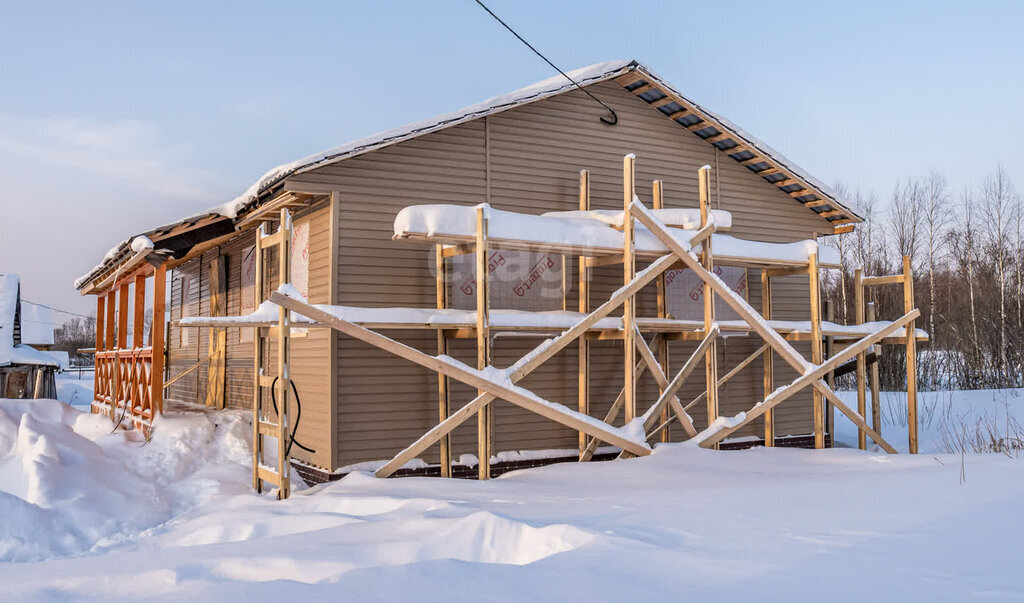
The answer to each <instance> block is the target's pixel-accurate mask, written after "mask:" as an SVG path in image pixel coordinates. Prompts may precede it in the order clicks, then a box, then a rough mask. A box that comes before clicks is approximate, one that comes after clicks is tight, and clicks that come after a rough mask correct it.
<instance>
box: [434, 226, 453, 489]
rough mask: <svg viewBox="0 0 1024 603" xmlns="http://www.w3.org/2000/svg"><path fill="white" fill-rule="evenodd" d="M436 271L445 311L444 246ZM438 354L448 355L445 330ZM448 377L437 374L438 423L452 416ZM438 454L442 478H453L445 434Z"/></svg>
mask: <svg viewBox="0 0 1024 603" xmlns="http://www.w3.org/2000/svg"><path fill="white" fill-rule="evenodd" d="M434 270H435V272H436V274H435V281H436V287H437V294H436V297H437V309H438V310H443V309H445V308H447V307H448V279H447V276H448V271H447V263H446V262H445V259H444V245H435V246H434ZM437 353H438V355H447V354H448V336H447V334H446V333H445V330H444V329H438V330H437ZM448 392H449V387H448V377H447V376H446V375H443V374H441V373H438V374H437V422H438V423H443V422H444V421H445V419H447V418H448V415H449V414H451V400H450V396H449V393H448ZM439 445H440V451H439V453H438V455H439V460H440V464H441V477H451V476H452V438H451V435H450V434H445V435H444V437H442V438H441V441H440V442H439Z"/></svg>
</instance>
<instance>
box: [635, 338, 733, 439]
mask: <svg viewBox="0 0 1024 603" xmlns="http://www.w3.org/2000/svg"><path fill="white" fill-rule="evenodd" d="M633 328H634V329H635V330H636V337H635V338H634V341H636V346H637V350H639V351H640V356H641V357H642V358H643V360H644V362H645V363H647V367H648V368H649V369H650V371H651V375H652V376H653V377H654V381H655V382H656V383H657V384H658V389H659V390H660V391H661V394H660V395H659V397H658V401H657V402H655V404H654V406H653V407H652V409H651V410H648V411H647V414H648V415H650V416H649V417H648V418H647V420H646V421H645V424H644V431H645V432H646V431H647V429H649V427H650V425H652V424H654V422H655V421H656V420H657V419H658V417H659V415H660V414H661V411H662V409H664V408H666V406H671V407H672V410H674V411H675V412H676V416H677V417H678V418H679V422H680V424H681V425H682V426H683V429H684V430H685V431H686V435H688V436H689V437H691V438H692V437H694V436H695V435H697V430H696V429H695V428H694V427H693V421H692V420H691V419H690V415H688V414H686V411H685V410H684V409H683V406H682V404H680V403H679V398H677V397H676V395H675V393H668V391H669V387H670V386H671V384H670V383H669V380H668V375H667V374H666V371H667V370H668V368H667V367H664V366H662V365H661V364H660V363H659V362H658V359H657V358H655V357H654V352H652V351H651V348H650V347H648V346H647V342H646V341H644V338H643V335H642V334H641V333H640V329H639V328H637V327H636V326H635V325H634V327H633ZM712 333H713V334H714V337H712V336H711V334H709V335H708V337H705V340H706V341H708V343H710V342H711V341H712V340H714V338H715V337H718V330H717V329H716V330H714V331H713V332H712ZM704 345H706V344H704V343H702V344H701V346H699V347H698V349H700V348H702V347H703V346H704ZM701 351H703V350H701ZM693 365H694V366H696V365H697V363H696V362H694V363H693ZM691 370H692V369H691ZM688 374H689V373H687V375H688ZM687 375H683V376H682V378H681V379H686V377H687ZM679 385H682V381H681V380H680V382H679ZM678 389H679V387H678V386H676V391H678Z"/></svg>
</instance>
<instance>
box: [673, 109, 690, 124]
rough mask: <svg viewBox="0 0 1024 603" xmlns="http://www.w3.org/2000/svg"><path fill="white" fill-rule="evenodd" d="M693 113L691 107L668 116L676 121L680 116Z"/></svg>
mask: <svg viewBox="0 0 1024 603" xmlns="http://www.w3.org/2000/svg"><path fill="white" fill-rule="evenodd" d="M692 114H693V111H690V110H689V109H686V108H683V109H680V110H679V111H676V112H675V113H671V114H669V116H668V118H669V119H671V120H673V121H675V120H677V119H679V118H680V117H685V116H687V115H692Z"/></svg>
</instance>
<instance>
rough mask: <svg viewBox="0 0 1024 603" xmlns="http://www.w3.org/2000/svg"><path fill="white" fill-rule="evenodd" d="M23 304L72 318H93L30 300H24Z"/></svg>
mask: <svg viewBox="0 0 1024 603" xmlns="http://www.w3.org/2000/svg"><path fill="white" fill-rule="evenodd" d="M21 303H23V304H32V305H33V306H39V307H41V308H48V309H50V310H53V311H54V312H60V313H61V314H70V315H71V316H79V317H81V318H92V316H88V315H85V314H79V313H78V312H69V311H67V310H61V309H60V308H54V307H53V306H47V305H46V304H40V303H38V302H34V301H29V300H27V299H24V298H22V300H21Z"/></svg>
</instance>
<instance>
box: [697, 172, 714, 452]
mask: <svg viewBox="0 0 1024 603" xmlns="http://www.w3.org/2000/svg"><path fill="white" fill-rule="evenodd" d="M697 188H698V193H699V197H700V227H701V228H705V227H706V226H707V225H708V221H709V220H710V219H711V215H710V213H711V212H710V208H709V203H710V192H711V166H710V165H705V166H704V167H702V168H700V170H699V171H698V172H697ZM700 263H701V266H702V267H703V268H704V269H705V270H707V271H708V272H709V273H711V274H714V272H715V262H714V258H713V256H712V251H711V237H708V238H707V239H704V242H703V243H702V244H701V254H700ZM714 322H715V292H714V291H713V290H712V289H711V285H710V284H709V283H708V282H707V281H704V334H705V335H706V334H708V333H710V332H711V328H712V325H713V324H714ZM704 382H705V385H706V387H707V392H708V395H707V413H708V425H711V424H712V423H714V422H715V420H716V419H717V418H718V343H717V341H712V342H711V345H709V346H708V349H707V351H706V352H704ZM714 447H715V448H716V449H717V448H718V444H715V446H714Z"/></svg>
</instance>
